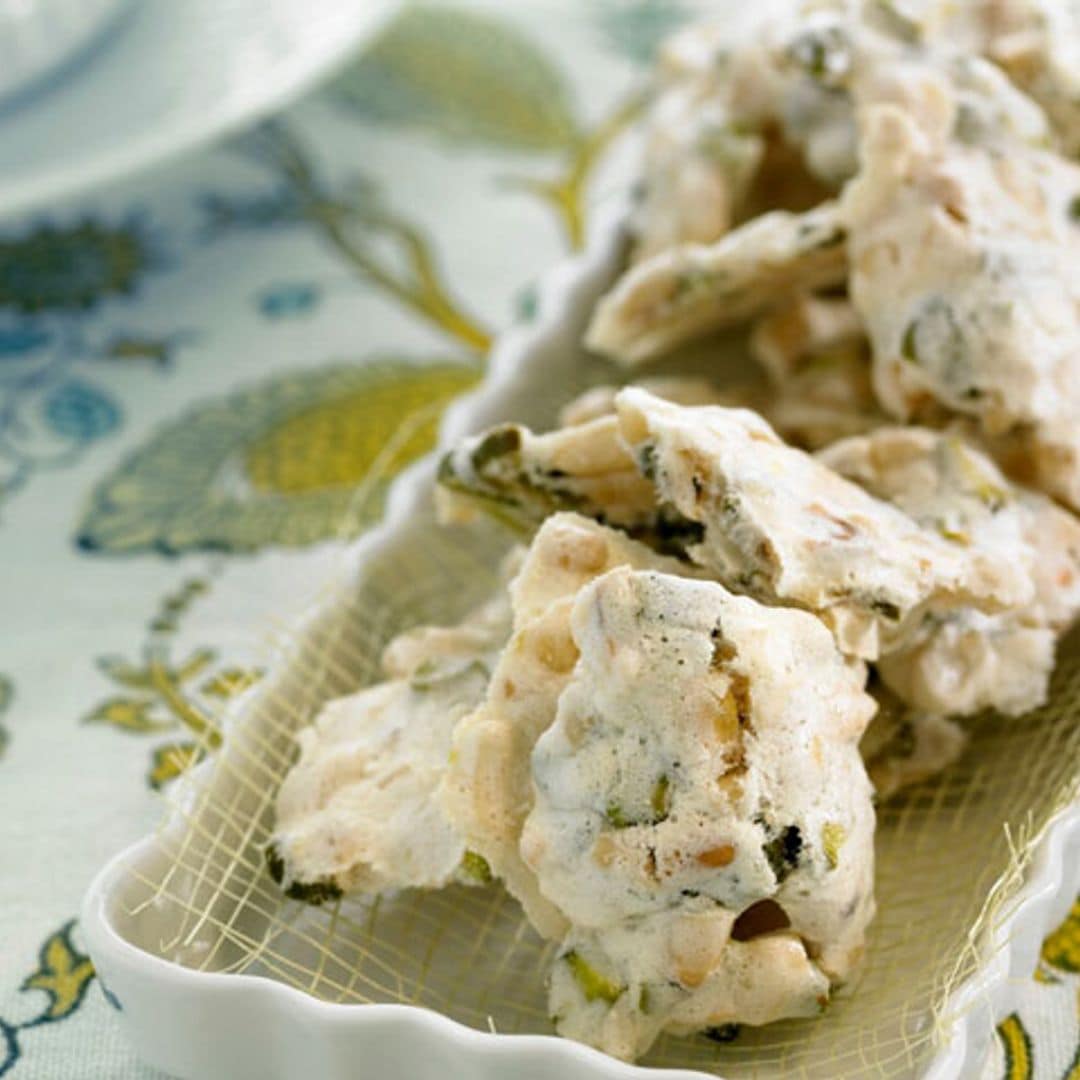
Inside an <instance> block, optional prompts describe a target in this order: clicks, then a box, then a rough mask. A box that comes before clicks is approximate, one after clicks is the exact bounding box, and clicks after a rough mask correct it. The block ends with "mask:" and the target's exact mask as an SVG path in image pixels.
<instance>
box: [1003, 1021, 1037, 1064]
mask: <svg viewBox="0 0 1080 1080" xmlns="http://www.w3.org/2000/svg"><path fill="white" fill-rule="evenodd" d="M998 1037H999V1038H1000V1039H1001V1043H1002V1046H1003V1047H1004V1048H1005V1075H1004V1078H1003V1080H1029V1078H1030V1077H1031V1074H1032V1062H1031V1036H1029V1035H1028V1033H1027V1029H1026V1028H1025V1027H1024V1025H1023V1022H1022V1021H1021V1020H1020V1017H1019V1016H1017V1015H1016V1013H1013V1014H1012V1015H1011V1016H1008V1017H1006V1018H1005V1019H1004V1020H1002V1022H1001V1023H1000V1024H998Z"/></svg>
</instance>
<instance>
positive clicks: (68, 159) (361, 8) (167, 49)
mask: <svg viewBox="0 0 1080 1080" xmlns="http://www.w3.org/2000/svg"><path fill="white" fill-rule="evenodd" d="M397 6H398V0H315V2H312V0H133V2H132V3H131V5H130V10H128V11H127V12H125V13H123V14H122V15H121V16H120V18H119V19H118V20H117V21H116V23H115V25H113V26H112V27H110V28H108V29H107V30H106V32H105V33H104V35H103V36H102V38H101V40H100V41H99V42H97V43H96V44H95V45H93V46H92V47H91V48H90V49H89V50H88V51H86V52H84V53H83V54H81V55H80V56H78V57H77V58H76V59H75V61H74V62H73V63H72V64H70V65H68V66H67V67H66V68H62V69H61V70H59V71H58V72H57V73H56V74H55V75H53V76H52V77H51V78H48V79H47V80H46V82H45V83H44V84H41V85H39V86H37V87H36V88H35V89H34V90H33V91H32V93H30V94H29V95H28V96H27V95H21V96H20V97H18V98H17V99H16V101H15V102H14V103H12V104H11V105H9V106H7V107H4V108H2V109H0V215H10V214H13V213H16V212H21V211H26V210H30V209H33V208H36V207H41V206H45V205H47V204H49V203H52V202H55V201H56V200H57V199H60V198H63V197H65V196H69V195H73V194H75V193H77V192H80V191H83V190H84V189H87V188H90V187H94V186H96V185H99V184H102V183H104V182H106V181H108V180H112V179H115V178H117V177H120V176H126V175H129V174H131V173H133V172H136V171H137V170H139V169H143V168H145V167H147V166H149V165H152V164H155V163H156V162H159V161H161V160H163V159H165V158H167V157H169V156H170V155H173V154H177V153H180V152H181V151H184V150H189V149H191V148H192V147H195V146H198V145H200V144H202V143H205V142H207V141H209V140H210V139H213V138H215V137H217V136H220V135H222V134H225V133H227V132H229V131H232V130H235V129H236V128H238V127H240V126H241V125H243V124H246V123H250V122H251V121H253V120H255V119H257V118H259V117H260V116H263V115H265V114H267V113H269V112H271V111H273V110H275V109H279V108H281V107H282V106H283V105H285V104H287V103H288V102H290V101H292V100H293V99H294V98H296V97H297V96H298V95H299V94H301V93H303V91H304V90H306V89H307V88H308V87H310V86H311V85H312V84H313V83H315V82H316V81H317V80H318V79H319V78H320V77H322V76H324V75H325V74H326V73H327V72H328V71H330V70H331V69H332V68H333V67H334V66H335V65H336V64H338V63H340V62H341V61H343V60H344V59H345V58H346V57H347V56H348V55H349V54H350V53H351V52H352V51H353V50H354V49H355V48H356V47H357V46H358V44H359V43H360V42H361V41H362V40H364V39H365V38H366V37H367V36H369V35H370V34H372V33H374V32H375V31H376V30H377V29H378V28H379V26H381V25H382V22H383V20H384V19H385V18H386V17H387V16H388V15H389V14H390V12H391V11H392V10H393V9H394V8H396V7H397Z"/></svg>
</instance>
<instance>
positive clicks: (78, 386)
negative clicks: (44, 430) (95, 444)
mask: <svg viewBox="0 0 1080 1080" xmlns="http://www.w3.org/2000/svg"><path fill="white" fill-rule="evenodd" d="M41 411H42V416H43V417H44V419H45V422H46V423H47V424H48V426H49V427H50V428H51V429H52V430H53V431H54V432H55V433H56V434H57V435H60V436H63V437H64V438H66V439H72V440H73V441H75V442H91V441H93V440H94V439H100V438H101V437H102V436H103V435H108V434H109V432H111V431H115V430H116V429H117V428H118V427H119V426H120V420H121V415H122V414H121V412H120V407H119V405H117V404H116V402H115V401H113V399H112V398H110V397H109V396H108V395H107V394H106V393H105V392H104V391H103V390H100V389H98V388H97V387H95V386H91V385H90V384H89V383H86V382H83V381H82V380H81V379H69V380H68V381H67V382H65V383H61V384H60V385H59V386H57V387H56V388H55V389H54V390H52V391H50V393H49V394H48V396H47V397H46V398H45V400H44V402H43V403H42V406H41Z"/></svg>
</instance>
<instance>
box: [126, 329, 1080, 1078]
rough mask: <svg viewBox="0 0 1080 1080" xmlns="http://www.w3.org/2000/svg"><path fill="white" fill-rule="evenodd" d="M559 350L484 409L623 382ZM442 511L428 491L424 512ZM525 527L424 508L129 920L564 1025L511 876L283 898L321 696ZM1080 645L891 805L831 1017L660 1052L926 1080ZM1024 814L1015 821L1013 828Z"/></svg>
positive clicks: (187, 942) (537, 407) (514, 1027)
mask: <svg viewBox="0 0 1080 1080" xmlns="http://www.w3.org/2000/svg"><path fill="white" fill-rule="evenodd" d="M574 340H576V331H574V332H569V331H568V333H567V335H566V338H565V339H564V340H562V341H555V342H552V343H550V344H551V350H550V357H549V359H547V360H546V361H545V363H543V364H540V365H537V364H532V365H531V367H532V368H533V369H534V370H532V372H531V374H529V375H528V376H527V377H525V378H524V379H523V380H522V381H521V383H520V385H519V386H518V387H516V388H515V390H514V391H513V392H506V393H504V394H503V395H502V396H501V398H500V400H499V401H498V402H496V403H494V404H493V405H492V406H491V407H490V408H489V410H488V413H489V415H487V416H485V417H484V419H485V421H486V420H491V419H494V418H496V417H499V416H515V417H520V418H522V419H525V420H528V421H531V422H533V423H535V424H543V423H545V422H548V421H549V420H550V417H551V415H552V414H553V410H554V406H555V405H556V404H557V402H556V401H555V400H554V395H553V394H552V393H551V391H550V387H552V386H553V385H559V386H561V387H562V391H561V393H560V394H559V395H558V397H559V399H560V400H565V399H566V398H567V397H568V396H569V395H570V394H571V393H572V392H573V390H574V384H575V383H576V384H577V385H579V386H580V385H582V384H583V383H585V382H588V381H593V382H595V381H597V379H598V378H599V377H605V376H606V377H610V371H607V370H604V369H601V368H600V367H599V366H598V365H595V364H590V363H588V362H586V361H584V360H583V359H582V358H581V357H580V355H579V354H578V353H577V351H576V349H575V348H574V347H573V345H572V342H573V341H574ZM424 505H425V506H427V503H425V504H424ZM506 539H507V538H506V536H505V535H500V534H499V533H497V532H496V530H495V529H494V527H486V526H485V527H477V528H475V529H472V530H461V529H458V530H440V529H437V528H436V527H435V526H434V523H433V518H432V515H431V512H430V510H429V509H424V510H421V511H420V512H418V513H417V514H416V515H414V516H413V518H412V519H411V520H410V522H409V524H408V525H407V526H406V527H405V528H404V529H403V530H402V531H401V532H400V533H398V534H397V535H396V537H395V540H394V542H393V543H392V544H388V545H385V546H384V547H383V548H382V549H381V550H379V551H378V553H377V554H376V555H375V557H374V558H373V559H372V560H371V561H369V563H368V564H367V565H366V567H365V569H364V571H363V572H362V574H361V575H360V577H359V579H351V580H346V581H345V582H344V583H343V584H340V585H339V586H338V587H337V588H336V590H335V591H334V593H333V595H332V596H330V598H329V599H328V600H327V601H326V602H325V603H324V608H323V611H322V614H321V615H320V616H319V617H317V618H315V619H313V620H311V621H309V622H308V623H307V624H306V625H305V626H302V627H299V628H297V629H296V631H295V632H294V635H293V637H294V640H293V642H292V644H291V646H290V654H289V656H288V657H287V658H286V660H285V662H283V664H282V668H281V670H280V671H278V672H277V673H276V675H275V676H274V677H273V678H272V679H271V680H269V681H268V683H267V684H266V685H264V686H263V688H262V689H261V691H260V692H259V694H258V695H257V696H256V697H255V698H254V700H253V701H252V702H251V704H250V706H249V708H248V709H247V711H246V712H245V713H244V714H243V715H241V716H240V717H239V718H238V719H237V720H236V721H235V723H234V724H233V727H232V730H231V733H230V737H229V740H228V742H227V744H226V747H225V749H224V750H223V751H222V752H221V753H220V754H219V755H218V757H217V758H216V760H215V761H214V762H213V763H212V764H211V765H210V767H209V769H208V770H207V773H206V775H205V777H203V778H202V782H201V783H200V784H199V785H197V787H195V788H194V789H189V790H186V791H185V792H184V793H183V795H182V796H181V799H180V805H179V806H178V808H177V811H176V813H177V816H176V817H175V818H174V820H173V821H172V823H171V824H170V825H169V826H167V827H166V828H165V829H164V830H163V831H162V833H161V834H160V837H159V840H158V851H157V854H156V856H155V858H154V859H152V860H149V861H148V862H146V863H144V864H143V865H142V868H141V869H140V870H139V871H138V872H137V873H135V874H134V877H133V880H131V881H130V882H129V883H128V888H127V896H126V898H125V902H126V904H127V906H128V907H129V909H130V911H131V913H132V916H133V918H132V920H131V921H130V923H129V927H130V930H129V932H130V934H131V936H132V937H133V939H134V940H136V941H137V942H138V943H139V944H140V945H141V946H142V947H144V948H149V949H152V950H153V951H155V952H157V953H159V954H160V955H163V956H165V957H167V958H169V959H171V960H174V961H175V962H177V963H180V964H183V965H186V966H188V967H193V968H197V969H201V970H208V971H216V972H237V973H247V974H259V975H264V976H267V977H269V978H272V979H275V980H278V981H281V982H284V983H287V984H289V985H291V986H294V987H297V988H299V989H301V990H303V991H305V992H307V993H310V994H313V995H315V996H316V997H318V998H321V999H323V1000H326V1001H330V1002H349V1003H356V1002H407V1003H415V1004H418V1005H423V1006H427V1007H429V1008H431V1009H435V1010H437V1011H439V1012H441V1013H444V1014H446V1015H447V1016H450V1017H453V1018H454V1019H456V1020H459V1021H461V1022H462V1023H464V1024H468V1025H470V1026H472V1027H476V1028H481V1029H487V1028H489V1027H493V1028H494V1029H495V1030H497V1031H500V1032H549V1031H550V1030H551V1028H550V1025H549V1023H548V1019H547V1015H546V1009H545V991H544V972H545V970H546V968H547V965H548V962H549V959H550V956H549V950H550V948H551V946H548V945H545V944H544V943H543V942H542V941H541V940H540V939H539V938H538V937H537V936H536V935H535V934H534V933H533V932H532V931H531V930H530V929H529V928H528V927H527V925H526V924H525V922H524V920H523V918H522V916H521V913H520V911H519V909H518V907H517V905H516V904H515V903H514V901H512V900H511V899H510V898H509V897H507V896H506V895H505V894H504V893H503V892H502V891H501V890H499V889H498V888H488V889H467V888H452V889H448V890H446V891H444V892H435V893H419V892H417V893H407V894H404V895H401V896H398V897H397V898H394V899H389V898H383V899H381V900H379V901H375V902H371V903H365V902H357V901H349V902H339V903H336V904H333V905H328V906H325V907H322V908H311V907H307V906H304V905H302V904H299V903H296V902H294V901H288V900H284V899H283V898H282V896H281V894H280V893H279V891H278V890H277V888H276V886H275V885H274V883H273V882H272V881H271V880H270V878H269V876H268V874H267V873H266V870H265V864H264V861H263V855H262V849H263V846H264V844H265V842H266V840H267V839H268V837H269V833H270V830H271V828H272V807H273V800H274V796H275V792H276V790H277V787H278V784H279V783H280V781H281V779H282V777H283V775H284V773H285V771H286V770H287V769H288V767H289V765H290V763H291V760H292V756H293V753H294V751H293V741H292V736H293V733H294V732H295V731H296V730H297V729H298V728H299V727H301V726H302V725H304V724H306V723H308V722H309V721H310V719H311V718H312V715H313V713H314V712H315V711H316V709H317V708H318V707H319V705H320V704H321V702H323V701H324V700H326V699H328V698H330V697H334V696H337V695H340V694H342V693H345V692H348V691H351V690H353V689H355V688H356V687H357V686H359V685H361V684H363V683H364V682H366V681H370V680H371V679H373V678H375V677H376V672H377V666H376V665H377V660H378V656H379V653H380V650H381V647H382V645H383V644H384V642H385V641H386V640H387V639H388V638H389V637H390V636H391V635H392V634H394V633H395V632H397V631H399V630H401V629H404V628H406V627H408V626H411V625H414V624H417V623H422V622H429V621H431V622H441V621H447V620H452V619H453V618H455V617H457V616H458V615H459V614H461V613H462V612H463V611H464V610H465V609H466V608H467V607H468V606H469V605H470V604H472V603H474V602H476V601H477V600H479V599H480V598H481V597H482V596H483V594H484V592H485V591H486V589H487V588H489V587H490V585H491V583H492V573H493V569H494V567H495V566H496V565H497V563H498V555H499V554H500V552H501V551H502V550H503V549H504V548H505V546H506ZM1078 714H1080V646H1077V645H1073V647H1069V646H1066V648H1065V649H1064V650H1063V657H1062V661H1061V664H1060V666H1059V670H1058V673H1057V677H1056V680H1055V683H1054V695H1053V704H1052V705H1051V706H1050V707H1049V708H1047V709H1044V710H1042V711H1040V712H1039V713H1037V714H1035V715H1033V716H1031V717H1028V718H1026V719H1023V720H1020V721H1015V720H1014V721H1004V720H999V719H995V718H993V717H987V718H984V719H980V720H977V721H976V722H974V723H973V724H972V729H973V744H972V747H971V750H970V752H969V753H968V754H967V755H966V757H965V758H964V759H963V760H962V761H961V762H960V763H959V764H958V765H957V766H956V767H954V768H953V769H951V770H950V771H949V772H948V773H947V774H946V775H944V776H942V777H940V778H939V779H938V780H936V781H935V782H932V783H930V784H927V785H923V786H921V787H918V788H916V789H914V790H911V791H910V792H908V793H906V794H905V795H903V796H902V797H900V798H898V799H897V800H895V801H893V802H890V803H888V804H886V805H885V806H882V807H881V808H880V810H879V832H878V845H877V856H878V904H879V915H878V918H877V920H876V922H875V924H874V927H873V932H872V936H871V940H870V948H869V956H868V962H867V965H866V968H865V971H864V973H863V974H862V976H861V978H860V980H859V981H858V983H857V984H856V985H855V986H853V987H851V988H849V989H847V990H845V991H844V992H843V993H841V995H840V996H839V997H838V998H837V999H836V1000H835V1001H834V1003H833V1004H832V1005H831V1006H830V1008H829V1010H828V1012H827V1013H826V1014H825V1015H824V1016H823V1017H822V1018H821V1019H818V1020H814V1021H799V1022H791V1023H783V1024H777V1025H773V1026H771V1027H768V1028H765V1029H758V1030H752V1029H745V1028H744V1029H743V1032H742V1034H741V1035H740V1036H739V1038H738V1039H737V1040H736V1041H734V1042H732V1043H727V1044H723V1045H718V1044H716V1043H713V1042H709V1041H707V1040H705V1039H703V1038H696V1039H672V1038H665V1039H664V1040H662V1041H661V1042H660V1043H659V1044H658V1046H657V1047H656V1048H655V1049H654V1051H653V1052H652V1053H651V1054H650V1055H649V1057H648V1058H647V1059H646V1062H645V1063H646V1064H654V1065H666V1066H677V1067H684V1068H698V1069H701V1070H703V1071H705V1072H714V1073H718V1074H722V1075H724V1076H726V1077H732V1078H735V1077H745V1076H751V1075H759V1074H761V1075H778V1074H782V1075H784V1076H800V1075H802V1076H821V1077H836V1076H840V1075H844V1076H849V1075H850V1076H894V1075H910V1074H911V1073H912V1071H913V1070H916V1069H918V1067H919V1065H920V1064H921V1063H923V1062H925V1061H926V1060H927V1059H928V1057H929V1055H930V1054H931V1053H932V1049H933V1040H934V1037H935V1032H936V1031H937V1030H939V1021H940V1019H941V1015H942V1010H943V1008H945V997H946V994H947V991H948V990H949V989H950V987H953V986H955V985H956V984H957V983H958V981H959V980H962V979H963V978H965V977H966V976H967V975H968V974H970V973H971V972H972V971H973V970H974V967H975V965H976V963H977V954H976V951H975V950H974V949H973V947H972V943H973V941H975V939H976V937H977V931H979V930H985V929H987V928H988V927H991V926H993V925H994V922H995V920H1000V919H1002V918H1004V917H1005V916H1007V914H1008V907H1009V897H1010V895H1011V891H1012V890H1014V889H1015V887H1016V885H1017V883H1018V881H1019V875H1018V874H1017V873H1016V871H1017V870H1018V868H1019V867H1020V865H1021V864H1022V861H1023V860H1022V855H1023V852H1024V851H1025V849H1026V848H1029V847H1030V841H1031V839H1032V838H1033V837H1034V836H1035V835H1036V834H1037V833H1038V830H1039V829H1040V828H1041V826H1042V825H1043V824H1044V823H1045V822H1046V821H1047V820H1048V819H1049V817H1050V816H1051V814H1052V813H1053V811H1054V810H1055V808H1057V807H1058V806H1060V804H1061V803H1062V801H1063V800H1064V799H1066V798H1067V797H1068V796H1069V793H1070V792H1071V791H1072V789H1073V786H1074V784H1075V779H1076V778H1075V773H1076V762H1077V760H1078V756H1077V752H1078V750H1080V724H1078V723H1077V716H1078ZM1006 827H1007V828H1006Z"/></svg>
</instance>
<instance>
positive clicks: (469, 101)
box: [329, 4, 577, 151]
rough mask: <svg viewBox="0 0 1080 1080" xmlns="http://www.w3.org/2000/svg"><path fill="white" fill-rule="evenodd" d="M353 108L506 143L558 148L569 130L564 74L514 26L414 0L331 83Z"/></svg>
mask: <svg viewBox="0 0 1080 1080" xmlns="http://www.w3.org/2000/svg"><path fill="white" fill-rule="evenodd" d="M329 92H330V94H331V95H332V96H333V98H334V99H335V100H337V101H339V102H340V103H341V104H342V105H344V106H345V107H347V108H348V109H350V110H351V111H352V112H353V114H354V115H356V116H358V117H361V118H362V119H365V120H369V121H372V122H375V123H381V124H387V125H393V126H399V127H416V128H422V129H424V130H427V131H430V132H433V133H435V134H438V135H442V136H444V137H445V138H447V139H451V140H455V141H459V142H476V143H483V144H487V145H490V146H498V147H503V148H506V149H511V150H532V151H544V150H553V149H558V148H560V147H565V146H567V145H568V144H569V143H571V142H572V141H573V140H574V138H575V136H576V133H577V123H576V121H575V119H574V111H573V104H572V101H571V96H570V91H569V88H568V86H567V83H566V81H565V79H564V78H563V76H562V74H561V73H560V72H559V70H558V69H557V68H556V67H555V66H554V65H553V64H552V63H551V61H550V60H549V59H548V58H547V57H546V56H545V55H544V54H543V53H542V52H541V51H540V50H539V49H538V48H537V46H536V45H535V44H533V43H532V42H531V41H529V39H528V38H526V37H525V36H524V35H523V34H522V33H521V32H520V31H519V30H518V29H517V28H516V27H514V26H512V25H511V24H509V23H508V22H506V21H504V20H502V19H496V18H492V17H491V16H489V15H480V14H476V13H474V12H472V11H464V10H460V9H457V8H452V7H444V6H442V5H439V6H434V5H428V4H416V5H414V6H410V7H407V8H406V10H405V11H404V12H403V13H402V14H401V15H400V16H399V17H398V18H397V19H396V20H395V21H394V22H393V23H391V24H390V26H389V27H388V29H387V30H386V31H385V32H384V33H383V34H382V36H381V37H380V38H379V39H378V40H377V41H376V42H375V43H374V44H373V45H372V46H371V47H370V48H369V49H367V50H365V51H364V52H363V53H361V55H360V56H359V57H358V58H357V59H356V60H355V61H354V62H353V63H352V65H351V66H350V67H348V68H346V70H345V71H344V72H343V73H342V74H341V75H340V76H339V77H338V78H337V79H336V80H335V81H334V82H333V83H332V84H331V86H330V90H329Z"/></svg>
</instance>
